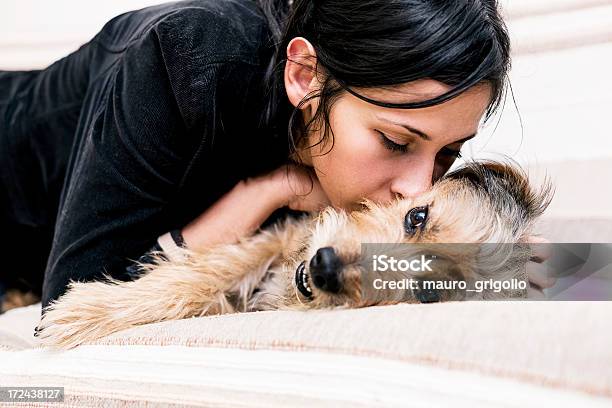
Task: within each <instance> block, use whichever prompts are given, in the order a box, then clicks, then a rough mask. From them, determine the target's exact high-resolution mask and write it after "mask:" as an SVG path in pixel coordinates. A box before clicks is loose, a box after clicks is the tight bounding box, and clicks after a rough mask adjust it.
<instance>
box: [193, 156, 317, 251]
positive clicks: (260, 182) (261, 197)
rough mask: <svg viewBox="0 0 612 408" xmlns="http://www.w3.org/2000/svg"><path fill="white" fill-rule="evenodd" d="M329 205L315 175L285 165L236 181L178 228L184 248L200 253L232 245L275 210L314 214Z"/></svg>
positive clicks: (253, 230)
mask: <svg viewBox="0 0 612 408" xmlns="http://www.w3.org/2000/svg"><path fill="white" fill-rule="evenodd" d="M327 205H329V200H328V198H327V195H326V194H325V192H324V191H323V189H322V188H321V184H320V183H319V180H318V179H317V177H316V175H315V174H314V173H313V172H312V170H309V169H308V168H304V167H299V166H297V165H293V164H289V165H283V166H281V167H279V168H278V169H276V170H274V171H272V172H270V173H268V174H264V175H261V176H258V177H252V178H247V179H246V180H242V181H240V182H239V183H238V184H237V185H236V186H235V187H234V188H233V189H232V190H230V191H229V192H227V193H226V194H225V195H223V196H222V197H221V198H220V199H219V200H218V201H217V202H215V203H214V204H213V205H212V206H211V207H209V208H208V209H207V210H206V211H204V212H203V213H202V214H200V216H198V218H196V219H195V220H193V221H191V222H190V223H189V224H188V225H187V226H185V227H184V228H183V229H182V235H183V238H184V239H185V245H186V246H187V248H189V249H191V250H194V251H200V250H203V249H205V248H207V247H210V246H213V245H220V244H228V243H235V242H237V241H238V239H239V237H246V236H249V235H251V234H252V233H253V232H255V231H256V230H257V229H258V228H259V227H260V226H261V224H263V222H264V221H265V220H266V219H267V218H268V217H269V216H270V215H271V214H272V213H273V212H274V211H275V210H277V209H278V208H281V207H284V206H289V208H291V209H293V210H300V211H316V210H319V209H322V208H323V207H325V206H327Z"/></svg>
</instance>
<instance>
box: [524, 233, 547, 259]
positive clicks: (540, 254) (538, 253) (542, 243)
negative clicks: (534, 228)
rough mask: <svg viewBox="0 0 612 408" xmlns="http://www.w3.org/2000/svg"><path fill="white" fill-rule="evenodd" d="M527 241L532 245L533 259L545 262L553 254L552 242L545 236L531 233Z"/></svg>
mask: <svg viewBox="0 0 612 408" xmlns="http://www.w3.org/2000/svg"><path fill="white" fill-rule="evenodd" d="M527 243H529V244H530V247H531V260H532V261H533V262H544V261H545V260H547V259H548V258H550V257H551V255H552V248H551V242H550V241H549V240H547V239H546V238H543V237H538V236H535V235H530V236H529V237H527Z"/></svg>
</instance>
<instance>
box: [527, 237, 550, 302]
mask: <svg viewBox="0 0 612 408" xmlns="http://www.w3.org/2000/svg"><path fill="white" fill-rule="evenodd" d="M527 243H529V244H534V245H531V249H532V251H533V252H532V256H531V262H529V263H528V264H527V276H528V279H529V286H530V287H529V289H528V290H527V296H528V298H529V299H543V298H545V295H544V292H543V289H546V288H550V287H553V286H554V285H555V283H556V281H557V279H556V278H555V277H554V276H549V275H548V273H547V268H546V266H545V265H542V263H543V262H544V261H546V260H547V259H548V258H550V256H551V251H550V245H548V244H550V241H549V240H547V239H546V238H542V237H537V236H534V235H532V236H530V237H528V238H527Z"/></svg>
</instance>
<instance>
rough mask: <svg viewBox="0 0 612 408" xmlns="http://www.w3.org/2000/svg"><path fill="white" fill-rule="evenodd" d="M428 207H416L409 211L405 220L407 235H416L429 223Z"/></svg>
mask: <svg viewBox="0 0 612 408" xmlns="http://www.w3.org/2000/svg"><path fill="white" fill-rule="evenodd" d="M428 210H429V208H428V207H427V206H423V207H416V208H413V209H412V210H410V211H408V214H406V217H405V218H404V229H405V231H406V233H407V234H414V233H415V232H416V230H417V229H419V228H420V229H423V227H424V226H425V223H426V222H427V212H428Z"/></svg>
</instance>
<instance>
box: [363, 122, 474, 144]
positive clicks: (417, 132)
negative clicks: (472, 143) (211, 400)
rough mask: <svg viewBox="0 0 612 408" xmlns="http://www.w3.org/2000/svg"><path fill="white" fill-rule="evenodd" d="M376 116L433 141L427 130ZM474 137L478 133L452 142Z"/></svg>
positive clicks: (464, 140) (460, 141) (465, 140)
mask: <svg viewBox="0 0 612 408" xmlns="http://www.w3.org/2000/svg"><path fill="white" fill-rule="evenodd" d="M375 116H376V118H377V119H379V120H382V121H383V122H387V123H390V124H392V125H395V126H401V127H403V128H404V129H406V130H407V131H409V132H411V133H414V134H415V135H417V136H418V137H420V138H421V139H423V140H427V141H431V137H430V136H429V135H427V133H425V132H423V131H421V130H419V129H416V128H413V127H412V126H410V125H408V124H407V123H398V122H394V121H392V120H389V119H387V118H383V117H382V116H378V115H375ZM474 137H476V133H473V134H471V135H469V136H467V137H464V138H463V139H459V140H455V141H454V142H453V143H451V144H455V143H463V142H467V141H468V140H470V139H473V138H474Z"/></svg>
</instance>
